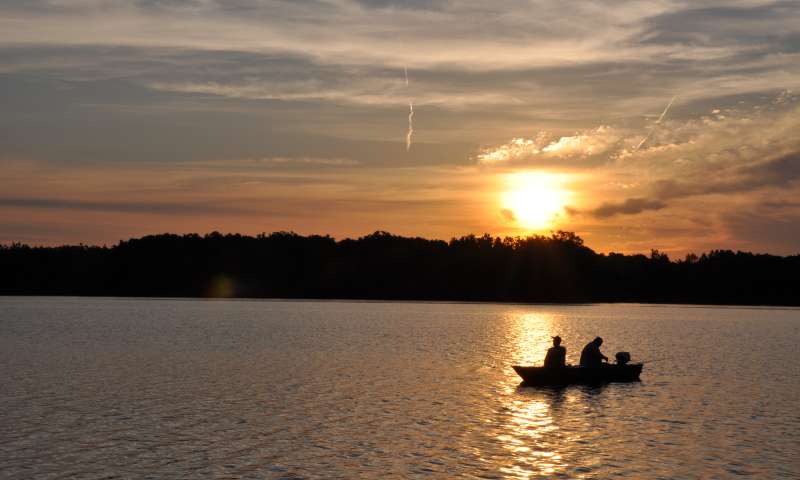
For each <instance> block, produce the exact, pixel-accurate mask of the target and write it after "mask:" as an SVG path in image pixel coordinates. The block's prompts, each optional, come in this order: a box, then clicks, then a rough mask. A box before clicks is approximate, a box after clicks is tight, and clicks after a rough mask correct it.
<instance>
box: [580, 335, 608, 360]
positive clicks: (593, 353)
mask: <svg viewBox="0 0 800 480" xmlns="http://www.w3.org/2000/svg"><path fill="white" fill-rule="evenodd" d="M602 344H603V339H602V338H600V337H597V338H595V339H594V340H592V341H591V342H589V343H587V344H586V346H585V347H583V351H581V367H599V366H600V365H602V364H603V360H605V361H608V357H606V356H605V355H603V353H602V352H601V351H600V345H602Z"/></svg>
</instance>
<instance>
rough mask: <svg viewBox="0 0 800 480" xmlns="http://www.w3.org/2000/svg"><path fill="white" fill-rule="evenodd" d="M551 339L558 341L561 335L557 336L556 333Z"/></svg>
mask: <svg viewBox="0 0 800 480" xmlns="http://www.w3.org/2000/svg"><path fill="white" fill-rule="evenodd" d="M553 340H558V341H561V337H559V336H558V335H556V336H555V337H553Z"/></svg>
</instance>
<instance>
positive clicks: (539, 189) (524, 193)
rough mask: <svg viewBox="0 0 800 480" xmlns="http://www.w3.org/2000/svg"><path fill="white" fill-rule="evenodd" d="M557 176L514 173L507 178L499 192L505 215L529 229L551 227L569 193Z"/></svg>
mask: <svg viewBox="0 0 800 480" xmlns="http://www.w3.org/2000/svg"><path fill="white" fill-rule="evenodd" d="M562 184H563V178H562V177H561V176H558V175H553V174H548V173H537V172H522V173H515V174H512V175H510V176H509V178H508V189H507V190H506V191H505V192H504V193H503V194H502V197H501V205H502V209H503V213H504V215H505V216H506V217H507V218H508V219H509V220H512V221H514V222H516V223H517V224H519V226H521V227H523V228H526V229H528V230H540V229H544V228H548V227H551V226H552V225H553V224H554V223H555V222H556V221H557V219H558V217H559V215H561V214H562V212H563V210H564V207H565V206H566V202H567V201H568V200H569V197H570V192H569V191H568V190H566V189H565V188H564V187H563V186H562Z"/></svg>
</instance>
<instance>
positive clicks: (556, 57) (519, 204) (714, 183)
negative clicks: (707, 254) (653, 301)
mask: <svg viewBox="0 0 800 480" xmlns="http://www.w3.org/2000/svg"><path fill="white" fill-rule="evenodd" d="M798 38H800V6H798V5H796V4H792V3H782V4H767V3H764V2H757V1H747V0H742V1H738V2H734V3H731V2H725V3H717V2H704V3H703V6H702V7H699V6H692V5H687V4H686V3H685V2H681V1H649V0H645V1H640V2H628V1H622V2H618V3H616V4H615V6H614V8H609V7H608V5H607V4H605V3H604V2H594V1H581V2H575V4H574V5H572V7H571V8H570V9H569V11H565V10H564V9H563V7H562V4H561V3H560V2H553V1H533V2H530V1H524V2H523V1H512V2H508V3H504V4H503V5H502V6H500V5H494V4H491V3H489V4H487V3H486V2H478V1H471V0H468V1H464V2H458V3H451V2H446V1H440V0H413V1H406V2H393V1H391V0H380V1H378V0H332V1H329V2H313V1H312V2H263V3H260V4H249V3H247V2H218V1H216V0H204V1H202V2H181V1H166V0H164V1H159V0H156V1H149V2H122V1H116V0H100V1H97V0H92V1H89V0H76V1H74V2H69V3H55V2H47V1H43V0H32V1H22V0H12V1H9V2H4V3H3V5H2V6H0V60H2V61H0V82H2V89H0V92H2V93H1V94H0V106H2V110H3V112H4V115H3V116H2V118H1V119H0V167H2V172H3V174H2V175H0V242H2V243H10V242H25V243H30V244H37V245H40V244H41V245H57V244H64V243H78V242H83V243H90V244H95V243H97V244H114V243H116V242H117V241H119V240H121V239H126V238H130V237H135V236H140V235H145V234H149V233H160V232H176V233H187V232H199V233H205V232H209V231H213V230H218V231H223V232H240V233H249V234H255V233H259V232H271V231H276V230H293V231H296V232H298V233H302V234H311V233H319V234H331V235H333V236H334V237H337V238H344V237H348V236H350V237H353V236H360V235H364V234H368V233H370V232H373V231H375V230H386V231H390V232H392V233H396V234H401V235H414V236H417V235H418V236H425V237H430V238H443V239H449V238H451V237H453V236H460V235H465V234H469V233H475V234H482V233H484V232H488V233H490V234H493V235H501V236H502V235H525V234H528V233H548V232H549V231H551V230H555V229H563V230H570V231H575V232H576V233H578V234H579V235H581V236H582V237H583V238H584V239H585V241H586V243H587V245H589V246H590V247H592V248H594V249H595V250H598V251H602V252H609V251H618V252H626V253H633V252H649V250H650V249H651V248H657V249H660V250H662V251H666V252H669V253H670V254H671V255H673V256H675V255H678V256H682V255H684V254H685V253H687V252H689V251H695V252H700V251H703V250H708V249H712V248H731V249H743V250H752V251H759V252H771V253H779V254H795V253H800V227H799V226H798V225H800V195H798V193H797V192H798V191H800V190H798V187H800V135H797V133H796V132H798V131H800V128H799V127H800V101H799V100H800V97H798V96H797V95H795V94H794V93H793V90H797V89H798V87H800V85H798V84H800V44H798V42H797V39H798ZM410 105H413V111H414V116H413V118H412V121H413V134H412V135H411V144H410V148H408V149H407V148H406V140H407V135H408V128H409V123H408V122H409V110H410Z"/></svg>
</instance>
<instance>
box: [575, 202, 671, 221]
mask: <svg viewBox="0 0 800 480" xmlns="http://www.w3.org/2000/svg"><path fill="white" fill-rule="evenodd" d="M666 206H667V204H666V203H664V202H662V201H661V200H654V199H648V198H629V199H627V200H625V201H624V202H621V203H603V204H602V205H600V206H599V207H597V208H595V209H593V210H591V211H590V212H589V213H590V214H591V215H592V216H594V217H597V218H608V217H613V216H615V215H635V214H637V213H641V212H644V211H645V210H661V209H662V208H665V207H666Z"/></svg>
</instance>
